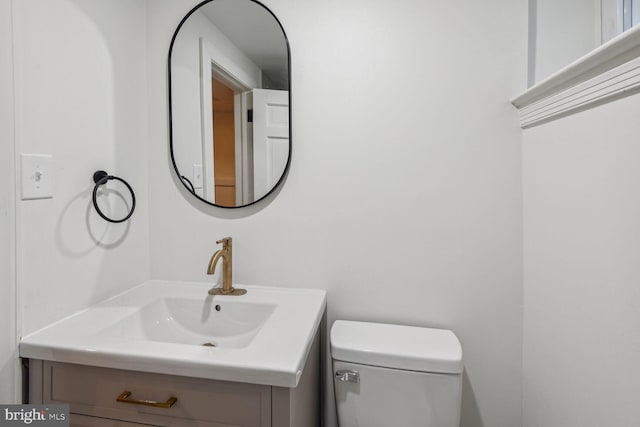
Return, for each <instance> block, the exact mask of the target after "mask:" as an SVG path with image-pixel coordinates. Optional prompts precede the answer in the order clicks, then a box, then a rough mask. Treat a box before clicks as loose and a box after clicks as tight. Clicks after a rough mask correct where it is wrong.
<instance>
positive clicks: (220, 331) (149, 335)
mask: <svg viewBox="0 0 640 427" xmlns="http://www.w3.org/2000/svg"><path fill="white" fill-rule="evenodd" d="M229 298H231V297H229ZM234 298H236V299H233V300H229V301H216V302H215V303H214V301H213V299H214V297H202V298H201V299H187V298H160V299H157V300H156V301H154V302H151V303H149V304H147V305H145V306H144V307H141V308H140V309H139V310H137V311H136V312H134V313H133V314H131V315H130V316H127V317H125V318H124V319H122V320H120V321H119V322H117V323H116V324H114V325H111V326H108V327H106V328H105V329H103V330H102V331H100V332H99V333H98V334H99V335H100V336H102V337H104V338H113V337H116V338H121V339H124V340H142V341H159V342H167V343H175V344H190V345H206V346H210V347H230V348H241V347H246V346H247V345H248V344H249V343H250V342H251V340H252V339H253V338H254V337H255V336H256V334H257V333H258V331H259V330H260V328H262V326H263V325H264V324H265V322H266V321H267V319H268V318H269V316H271V314H272V313H273V311H274V310H275V308H276V306H277V305H276V304H274V303H257V302H243V301H242V300H241V299H238V298H239V297H234Z"/></svg>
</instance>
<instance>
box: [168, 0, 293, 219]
mask: <svg viewBox="0 0 640 427" xmlns="http://www.w3.org/2000/svg"><path fill="white" fill-rule="evenodd" d="M290 63H291V61H290V52H289V42H288V41H287V37H286V34H285V33H284V30H283V29H282V26H281V25H280V22H279V21H278V19H277V18H276V17H275V15H273V13H272V12H271V11H270V10H269V9H267V8H266V7H265V6H264V5H262V4H261V3H259V2H257V1H254V0H209V1H205V2H203V3H201V4H199V5H198V6H196V7H195V8H193V9H192V10H191V11H190V12H189V13H188V14H187V15H186V16H185V17H184V18H183V20H182V21H181V22H180V25H178V28H177V29H176V31H175V33H174V35H173V39H172V40H171V46H170V49H169V113H170V121H169V123H170V125H169V126H170V148H171V159H172V161H173V166H174V168H175V171H176V173H177V174H178V177H179V178H180V180H181V181H182V183H183V184H184V186H185V187H186V188H187V189H188V190H189V192H191V193H192V194H193V195H194V196H196V197H198V198H199V199H201V200H203V201H205V202H207V203H209V204H213V205H216V206H220V207H225V208H237V207H241V206H247V205H250V204H253V203H255V202H257V201H259V200H261V199H263V198H264V197H265V196H267V195H268V194H269V193H271V192H272V191H273V190H274V189H275V188H276V187H277V186H278V184H280V182H282V180H283V179H284V176H285V173H286V171H287V168H288V167H289V162H290V161H291V127H290V121H291V120H290V118H291V108H290V107H291V79H290Z"/></svg>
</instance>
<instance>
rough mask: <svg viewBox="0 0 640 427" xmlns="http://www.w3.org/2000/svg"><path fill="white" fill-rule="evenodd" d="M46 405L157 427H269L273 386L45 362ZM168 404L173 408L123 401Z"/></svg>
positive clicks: (44, 397) (76, 412)
mask: <svg viewBox="0 0 640 427" xmlns="http://www.w3.org/2000/svg"><path fill="white" fill-rule="evenodd" d="M43 377H44V378H43V380H44V393H43V400H44V402H45V403H68V404H69V405H70V412H72V413H75V414H81V415H90V416H97V417H104V418H112V419H119V420H123V421H130V422H138V423H146V424H153V425H157V426H211V427H232V426H242V427H254V426H255V427H268V426H270V425H271V387H269V386H262V385H254V384H243V383H232V382H226V381H215V380H203V379H198V378H187V377H178V376H171V375H161V374H152V373H144V372H135V371H124V370H118V369H108V368H96V367H91V366H82V365H71V364H66V363H57V362H44V372H43ZM125 391H128V392H130V393H131V395H130V396H129V399H143V400H151V401H157V402H165V401H167V400H168V399H169V398H170V397H176V398H177V401H176V403H175V404H174V405H173V406H172V407H170V408H167V409H165V408H156V407H151V406H144V405H139V404H131V403H121V402H117V401H116V399H117V398H118V396H120V395H121V394H122V393H123V392H125Z"/></svg>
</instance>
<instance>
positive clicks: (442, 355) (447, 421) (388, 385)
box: [330, 320, 463, 427]
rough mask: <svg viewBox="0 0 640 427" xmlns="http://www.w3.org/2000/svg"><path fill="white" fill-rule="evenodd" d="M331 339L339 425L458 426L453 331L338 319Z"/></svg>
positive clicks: (458, 351)
mask: <svg viewBox="0 0 640 427" xmlns="http://www.w3.org/2000/svg"><path fill="white" fill-rule="evenodd" d="M330 342H331V358H332V362H333V378H334V396H335V401H336V411H337V415H338V425H339V426H340V427H390V426H393V427H459V425H460V401H461V394H462V371H463V364H462V348H461V347H460V342H459V341H458V339H457V337H456V336H455V335H454V334H453V332H451V331H448V330H444V329H430V328H419V327H413V326H401V325H389V324H381V323H367V322H354V321H344V320H337V321H335V322H334V324H333V326H332V328H331V338H330Z"/></svg>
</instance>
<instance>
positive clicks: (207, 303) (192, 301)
mask: <svg viewBox="0 0 640 427" xmlns="http://www.w3.org/2000/svg"><path fill="white" fill-rule="evenodd" d="M238 286H239V287H242V288H245V289H247V291H248V292H247V294H246V295H242V296H227V295H215V296H211V295H209V294H208V293H207V290H208V289H209V288H210V287H211V285H210V284H207V283H185V282H168V281H153V280H152V281H148V282H145V283H143V284H141V285H139V286H136V287H135V288H133V289H131V290H129V291H127V292H124V293H122V294H120V295H117V296H115V297H113V298H111V299H108V300H106V301H103V302H101V303H99V304H96V305H94V306H91V307H89V308H87V309H85V310H83V311H81V312H79V313H76V314H74V315H71V316H69V317H67V318H65V319H62V320H60V321H58V322H56V323H54V324H52V325H49V326H47V327H45V328H43V329H41V330H39V331H36V332H34V333H32V334H30V335H28V336H26V337H24V338H23V339H22V341H21V342H20V347H19V348H20V356H21V357H24V358H30V359H39V360H50V361H56V362H67V363H75V364H83V365H91V366H100V367H105V368H116V369H128V370H135V371H145V372H159V373H164V374H170V375H182V376H188V377H198V378H207V379H217V380H225V381H238V382H247V383H253V384H265V385H272V386H280V387H296V386H297V384H298V381H299V380H300V376H301V375H302V370H303V368H304V366H305V363H306V359H307V355H308V354H309V351H310V349H311V346H312V344H313V342H314V340H315V339H317V335H318V331H319V327H320V323H321V321H322V317H323V315H324V311H325V306H326V293H325V291H322V290H317V289H299V288H295V289H290V288H276V287H262V286H245V285H238Z"/></svg>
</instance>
